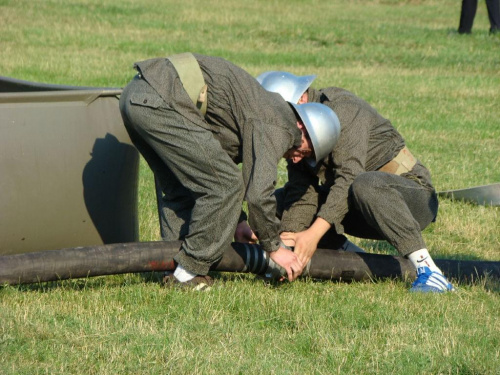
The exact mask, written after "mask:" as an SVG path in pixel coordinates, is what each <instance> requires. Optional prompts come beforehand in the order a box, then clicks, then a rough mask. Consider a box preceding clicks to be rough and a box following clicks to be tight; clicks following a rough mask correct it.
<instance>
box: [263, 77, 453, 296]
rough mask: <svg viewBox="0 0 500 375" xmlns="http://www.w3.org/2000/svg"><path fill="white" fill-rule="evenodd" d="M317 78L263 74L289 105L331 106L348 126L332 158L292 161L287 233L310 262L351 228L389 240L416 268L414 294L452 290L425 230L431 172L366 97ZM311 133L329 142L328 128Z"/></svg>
mask: <svg viewBox="0 0 500 375" xmlns="http://www.w3.org/2000/svg"><path fill="white" fill-rule="evenodd" d="M314 78H315V76H303V77H297V76H294V75H293V74H290V73H288V72H278V71H273V72H266V73H263V74H261V75H260V76H259V77H257V80H258V81H259V83H261V84H262V86H263V87H264V88H266V89H267V90H269V91H273V92H277V93H280V95H282V96H283V98H284V99H285V100H287V101H289V102H292V103H322V104H324V105H326V106H328V107H329V108H331V109H332V110H333V111H334V112H335V113H336V115H337V116H338V119H339V123H340V127H341V131H340V134H339V136H338V140H337V139H336V140H335V141H336V143H335V146H334V147H332V148H330V149H329V150H327V152H325V155H326V156H325V157H323V158H318V157H316V158H315V159H312V158H303V159H300V160H294V159H292V160H290V161H289V162H288V178H289V181H288V183H287V184H286V185H285V187H284V191H283V192H282V193H283V194H284V197H283V200H284V211H283V215H282V222H281V238H282V239H283V241H284V242H285V243H286V244H289V245H294V246H295V249H294V251H295V253H296V254H297V255H298V256H299V259H300V260H301V261H302V264H304V265H306V264H307V263H308V262H309V260H310V259H311V257H312V255H313V254H314V252H315V251H316V249H317V248H318V247H325V248H328V247H330V248H334V249H340V248H342V246H343V244H345V243H346V238H345V236H344V233H345V234H349V235H353V236H356V237H361V238H370V239H382V240H386V241H388V242H389V243H390V244H391V245H393V246H394V247H395V248H396V249H397V250H398V252H399V253H400V254H401V255H402V256H405V257H407V258H408V259H409V260H410V261H411V262H412V264H413V265H414V266H415V269H416V271H417V279H416V281H415V282H414V283H413V285H412V288H411V291H414V292H445V291H452V290H453V286H452V285H451V284H450V283H449V282H448V280H447V279H446V277H445V276H443V274H442V272H441V270H440V269H439V268H438V267H437V266H436V265H435V263H434V261H433V260H432V258H431V256H430V254H429V252H428V250H427V247H426V245H425V243H424V240H423V238H422V233H421V231H422V230H423V229H424V228H426V227H427V226H428V225H429V224H430V223H431V222H432V221H434V219H435V218H436V215H437V211H438V199H437V195H436V191H435V189H434V187H433V186H432V182H431V176H430V173H429V171H428V169H427V168H426V167H425V166H424V165H423V164H422V163H421V162H420V161H419V160H417V159H416V158H415V157H414V156H413V155H412V153H411V152H410V150H409V149H408V148H407V147H406V145H405V142H404V139H403V137H402V136H401V135H400V134H399V132H398V131H397V130H396V129H395V128H394V127H393V126H392V124H391V123H390V121H389V120H387V119H385V118H384V117H382V116H381V115H380V114H379V113H378V112H377V111H376V110H375V109H374V108H373V107H371V106H370V105H369V104H368V103H367V102H366V101H364V100H363V99H361V98H359V97H357V96H356V95H354V94H353V93H351V92H349V91H347V90H344V89H341V88H337V87H329V88H325V89H321V90H316V89H313V88H311V87H310V84H311V83H312V81H313V79H314ZM300 105H305V104H300ZM300 105H299V107H300ZM309 135H310V137H311V146H312V147H313V148H314V149H315V150H318V149H324V148H329V147H330V146H329V145H326V144H325V141H326V139H325V137H324V136H322V135H321V132H316V133H315V132H309ZM277 194H279V193H277Z"/></svg>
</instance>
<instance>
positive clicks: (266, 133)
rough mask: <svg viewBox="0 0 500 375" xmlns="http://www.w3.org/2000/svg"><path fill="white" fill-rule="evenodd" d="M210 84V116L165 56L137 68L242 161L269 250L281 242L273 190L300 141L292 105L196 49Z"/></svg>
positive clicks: (252, 215) (252, 216)
mask: <svg viewBox="0 0 500 375" xmlns="http://www.w3.org/2000/svg"><path fill="white" fill-rule="evenodd" d="M194 56H195V57H196V59H197V61H198V63H199V65H200V68H201V71H202V73H203V77H204V80H205V83H206V84H207V86H208V94H207V100H208V105H207V112H206V114H205V116H203V115H202V114H201V112H199V111H198V109H197V108H196V107H195V105H194V104H193V103H192V101H191V99H190V98H189V96H188V94H187V92H186V91H185V90H184V88H183V86H182V83H181V82H180V79H179V77H178V75H177V72H176V70H175V68H174V67H173V66H172V64H171V63H170V61H168V60H167V59H165V58H158V59H151V60H146V61H142V62H138V63H136V64H135V66H134V67H135V68H136V69H137V70H138V71H139V73H140V74H141V75H142V77H143V79H145V80H146V81H147V82H148V83H149V84H150V85H151V86H152V87H153V88H154V89H155V90H156V91H157V92H158V94H159V95H160V96H161V98H162V99H163V100H164V101H165V102H166V103H167V105H169V106H171V108H172V109H173V110H175V111H176V112H178V113H179V114H181V115H182V116H184V117H185V118H187V119H188V120H189V121H191V122H193V123H195V124H198V125H199V126H200V127H203V128H205V129H207V130H209V131H210V132H212V134H213V136H214V137H215V138H216V139H217V140H218V141H219V142H220V144H221V146H222V148H223V149H224V151H225V152H227V154H228V155H229V156H230V157H231V159H232V160H233V161H234V162H235V163H242V172H243V181H244V184H245V189H246V190H245V200H246V201H247V203H248V210H249V220H248V221H249V224H250V226H251V227H252V229H253V230H254V232H255V233H256V235H257V236H258V238H259V242H260V244H261V246H262V247H263V249H264V250H265V251H276V250H277V249H278V248H279V245H280V238H279V226H280V223H279V220H278V219H277V218H276V214H275V213H276V199H275V198H274V195H273V192H274V189H275V184H276V179H277V166H278V162H279V160H280V159H281V158H282V157H283V154H284V153H285V152H286V151H287V150H288V149H290V148H292V147H294V146H299V145H300V141H301V133H300V131H299V129H298V128H297V120H296V116H295V113H294V110H293V109H292V107H291V106H290V105H289V104H288V103H287V102H285V101H284V100H283V99H282V98H281V96H280V95H278V94H275V93H271V92H268V91H266V90H264V89H263V88H262V87H261V85H260V84H259V83H258V82H257V80H256V79H255V78H253V77H252V76H251V75H250V74H248V73H247V72H246V71H244V70H243V69H241V68H239V67H237V66H236V65H234V64H232V63H230V62H228V61H226V60H224V59H222V58H217V57H210V56H203V55H198V54H194Z"/></svg>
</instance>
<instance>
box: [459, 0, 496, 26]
mask: <svg viewBox="0 0 500 375" xmlns="http://www.w3.org/2000/svg"><path fill="white" fill-rule="evenodd" d="M486 8H487V9H488V18H489V20H490V34H497V33H499V32H500V0H486ZM476 11H477V0H462V10H461V13H460V25H459V27H458V33H459V34H470V33H471V32H472V25H473V23H474V17H475V16H476Z"/></svg>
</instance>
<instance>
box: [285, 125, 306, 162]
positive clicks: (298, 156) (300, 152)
mask: <svg viewBox="0 0 500 375" xmlns="http://www.w3.org/2000/svg"><path fill="white" fill-rule="evenodd" d="M297 127H298V128H299V129H300V131H301V133H302V143H301V144H300V147H299V148H291V149H290V150H288V151H287V152H285V155H283V157H284V158H285V159H290V160H291V161H292V162H293V163H298V162H299V161H301V160H302V159H304V158H310V157H312V156H313V147H312V142H311V138H309V135H308V134H307V130H306V127H305V126H304V124H303V123H302V122H301V121H297Z"/></svg>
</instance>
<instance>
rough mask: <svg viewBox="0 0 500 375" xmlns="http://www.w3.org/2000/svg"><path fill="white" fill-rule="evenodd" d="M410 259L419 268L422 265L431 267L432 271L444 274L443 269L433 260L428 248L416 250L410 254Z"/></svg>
mask: <svg viewBox="0 0 500 375" xmlns="http://www.w3.org/2000/svg"><path fill="white" fill-rule="evenodd" d="M408 259H409V260H410V262H411V263H412V264H413V265H414V266H415V268H419V267H422V266H425V267H429V269H430V270H431V271H435V272H439V273H441V274H442V272H441V270H440V269H439V267H438V266H436V264H435V263H434V261H433V260H432V258H431V256H430V254H429V251H427V249H420V250H417V251H414V252H413V253H411V254H410V255H408Z"/></svg>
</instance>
